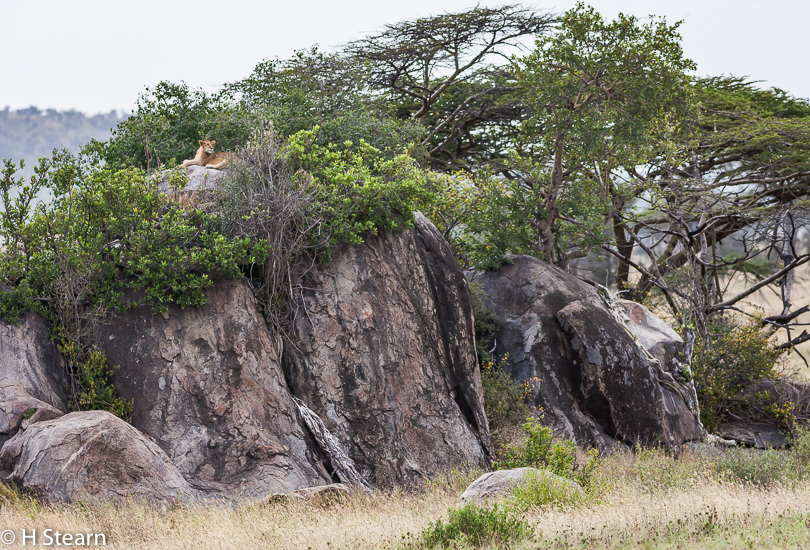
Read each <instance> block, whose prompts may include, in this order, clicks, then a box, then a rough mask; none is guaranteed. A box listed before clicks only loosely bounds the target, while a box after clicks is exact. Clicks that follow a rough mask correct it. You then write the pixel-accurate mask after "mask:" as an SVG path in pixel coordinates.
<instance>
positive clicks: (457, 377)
mask: <svg viewBox="0 0 810 550" xmlns="http://www.w3.org/2000/svg"><path fill="white" fill-rule="evenodd" d="M305 287H306V288H308V290H307V291H306V292H304V296H303V300H302V302H301V303H299V304H298V305H297V308H296V309H295V311H294V312H293V319H294V320H295V321H294V330H295V333H296V334H297V336H298V340H297V341H296V342H295V347H294V346H292V345H288V346H286V347H285V350H284V367H285V371H286V373H287V378H288V380H289V383H290V388H291V390H292V392H293V393H294V394H295V396H296V397H297V398H299V399H301V400H302V401H303V402H304V403H305V404H306V405H307V406H308V407H309V408H310V409H312V410H313V411H314V412H315V413H316V414H317V415H318V416H320V418H321V419H322V420H323V422H324V424H325V426H326V428H327V429H328V430H329V431H330V432H331V433H332V434H333V435H334V436H335V437H336V438H337V440H338V441H340V442H341V443H342V445H343V446H344V447H345V450H346V452H347V454H348V456H349V457H350V458H351V459H352V460H353V462H354V464H355V466H356V467H357V469H358V471H359V472H360V474H361V475H362V476H364V477H365V478H366V479H367V480H368V481H370V482H371V483H372V484H374V485H392V484H395V483H402V484H406V485H407V484H412V483H415V482H416V481H418V480H419V479H420V478H423V477H426V476H431V475H433V474H435V473H437V472H440V471H445V470H450V469H451V468H456V467H461V466H465V465H469V466H476V467H486V466H488V465H489V456H491V442H490V438H489V428H488V424H487V419H486V415H485V414H484V406H483V396H482V394H483V392H482V389H481V379H480V374H479V372H478V364H477V358H476V353H475V342H474V334H473V317H472V303H471V298H470V294H469V289H468V287H467V282H466V280H465V279H464V275H463V273H462V271H461V269H460V268H459V265H458V262H457V261H456V259H455V256H454V255H453V252H452V250H451V249H450V247H449V246H448V245H447V243H446V242H445V241H444V239H443V238H442V236H441V234H440V233H439V232H438V231H437V230H436V228H435V227H433V225H432V224H431V223H430V222H429V221H427V220H426V219H425V218H424V216H422V215H421V214H418V215H417V217H416V223H415V228H414V229H412V230H407V231H401V232H397V233H387V234H381V235H379V236H367V237H366V239H365V242H364V243H363V244H361V245H358V246H351V247H350V246H342V247H339V248H338V249H337V250H336V251H335V253H334V257H333V259H332V261H331V262H329V263H328V264H323V265H318V266H317V267H316V270H315V272H314V273H311V275H310V278H309V280H308V281H306V283H305Z"/></svg>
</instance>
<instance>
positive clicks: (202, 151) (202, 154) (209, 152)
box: [183, 139, 236, 170]
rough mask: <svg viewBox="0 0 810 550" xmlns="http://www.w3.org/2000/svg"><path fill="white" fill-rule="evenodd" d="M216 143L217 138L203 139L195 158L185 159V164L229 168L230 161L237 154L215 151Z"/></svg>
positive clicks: (218, 168) (221, 168)
mask: <svg viewBox="0 0 810 550" xmlns="http://www.w3.org/2000/svg"><path fill="white" fill-rule="evenodd" d="M216 143H217V142H216V140H214V141H205V140H202V139H201V140H200V148H199V149H197V154H196V155H195V156H194V158H193V159H189V160H184V161H183V166H205V167H206V168H215V169H217V170H224V169H225V168H227V167H228V163H229V162H230V161H231V160H233V158H234V157H236V155H234V154H233V153H223V152H222V151H214V145H216Z"/></svg>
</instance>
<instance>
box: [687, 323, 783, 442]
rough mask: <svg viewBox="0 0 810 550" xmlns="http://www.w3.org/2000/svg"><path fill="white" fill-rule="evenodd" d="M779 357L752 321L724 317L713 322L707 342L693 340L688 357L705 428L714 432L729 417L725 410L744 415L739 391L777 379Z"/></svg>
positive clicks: (769, 341)
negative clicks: (692, 351) (692, 352)
mask: <svg viewBox="0 0 810 550" xmlns="http://www.w3.org/2000/svg"><path fill="white" fill-rule="evenodd" d="M779 357H780V352H779V351H778V350H776V349H774V343H773V341H772V339H771V338H769V337H768V336H767V335H765V334H763V333H762V331H761V330H760V325H759V323H758V322H757V321H756V320H751V321H743V322H739V321H738V320H737V319H735V318H734V317H731V316H725V317H722V318H720V319H718V320H717V321H715V323H714V324H712V325H711V326H710V334H709V339H708V341H704V342H697V343H696V344H695V350H694V354H693V357H692V373H693V376H694V381H695V388H696V390H697V395H698V402H699V403H700V419H701V421H702V422H703V425H704V426H705V427H706V429H708V430H709V431H710V432H712V431H714V430H715V429H716V428H717V427H718V426H719V425H720V424H722V423H723V422H725V421H726V420H727V419H728V418H729V412H737V413H743V414H745V409H746V406H745V405H746V403H745V399H742V392H743V391H744V390H745V389H746V388H748V387H750V386H752V385H754V384H756V383H757V382H760V381H762V380H770V379H774V378H777V377H778V376H779V373H778V361H779ZM754 399H755V398H754ZM734 409H737V410H736V411H734ZM775 412H776V411H775ZM738 416H739V414H738Z"/></svg>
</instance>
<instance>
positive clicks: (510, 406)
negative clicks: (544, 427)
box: [481, 358, 531, 455]
mask: <svg viewBox="0 0 810 550" xmlns="http://www.w3.org/2000/svg"><path fill="white" fill-rule="evenodd" d="M506 360H507V359H506V358H503V359H501V361H500V362H497V363H496V362H492V361H485V362H483V363H481V386H482V387H483V390H484V409H485V412H486V414H487V420H488V421H489V433H490V435H491V436H492V444H493V446H494V447H495V452H496V454H498V455H500V454H501V453H503V452H504V450H505V449H507V448H508V444H509V443H511V442H513V440H515V439H517V438H519V436H520V426H521V424H522V423H523V422H524V421H525V419H526V417H528V416H529V415H530V414H531V408H530V407H529V405H527V404H526V398H527V395H526V391H525V389H526V388H525V387H524V386H523V385H522V384H521V383H520V382H518V381H517V380H515V379H514V378H512V377H511V376H509V375H508V374H507V373H506V372H505V371H504V370H503V365H504V364H505V362H506ZM528 397H531V394H529V396H528Z"/></svg>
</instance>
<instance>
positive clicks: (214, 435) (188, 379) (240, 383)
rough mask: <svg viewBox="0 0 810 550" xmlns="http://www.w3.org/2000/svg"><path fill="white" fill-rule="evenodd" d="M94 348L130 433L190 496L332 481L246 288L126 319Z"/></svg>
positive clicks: (224, 286) (239, 284)
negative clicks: (152, 446) (122, 404)
mask: <svg viewBox="0 0 810 550" xmlns="http://www.w3.org/2000/svg"><path fill="white" fill-rule="evenodd" d="M100 345H101V347H102V348H103V349H104V351H105V352H106V353H107V357H108V359H109V360H110V362H111V363H113V364H115V365H117V367H118V368H117V369H116V371H115V375H114V383H115V386H116V388H117V389H118V391H119V392H120V394H121V395H122V396H123V397H124V398H127V399H134V404H135V409H134V411H133V413H132V425H133V426H134V427H136V428H137V429H139V430H141V431H142V432H144V433H145V434H147V435H148V436H149V437H152V438H153V439H154V440H155V441H156V442H157V444H158V445H160V447H161V448H162V449H163V450H164V451H165V452H166V453H167V455H168V456H169V458H170V459H171V461H172V462H173V463H174V464H175V465H176V466H177V468H178V469H179V471H180V473H181V474H182V475H183V476H184V477H185V478H186V479H187V480H188V481H189V483H190V484H191V485H192V486H194V487H195V488H197V489H199V490H201V491H205V492H209V493H214V494H225V495H228V496H250V497H254V498H256V497H262V496H265V495H267V494H272V493H279V492H288V491H294V490H297V489H301V488H303V487H309V486H312V485H323V484H326V483H330V482H331V481H332V480H331V478H330V476H329V475H328V473H327V472H326V470H325V469H324V468H323V466H322V464H321V459H320V455H319V451H318V450H317V449H316V448H315V447H314V445H313V443H312V440H311V436H310V435H309V434H308V432H306V431H305V428H304V427H303V425H302V423H301V419H300V417H299V413H298V409H297V407H296V405H295V404H294V402H293V400H292V397H291V396H290V394H289V392H288V389H287V385H286V383H285V380H284V375H283V372H282V370H281V367H280V364H279V361H278V358H277V355H276V351H275V345H274V342H273V341H272V339H271V336H270V333H269V331H268V329H267V325H266V323H265V321H264V319H263V318H262V317H261V316H260V314H259V313H258V311H257V309H256V305H255V302H254V298H253V294H252V292H251V290H250V288H249V287H248V286H247V284H246V283H245V282H244V281H222V282H220V283H218V284H216V285H215V286H214V287H213V288H212V289H211V290H209V292H208V303H207V304H205V305H204V306H202V307H199V308H186V309H180V308H179V307H170V308H169V310H168V312H167V313H166V314H164V315H159V314H154V313H153V312H152V310H151V309H150V308H146V307H142V308H139V309H136V310H132V311H128V312H126V313H124V314H122V315H121V316H119V317H117V318H114V319H112V320H111V321H110V322H109V324H107V325H106V326H105V327H104V328H103V330H102V333H101V344H100Z"/></svg>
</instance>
